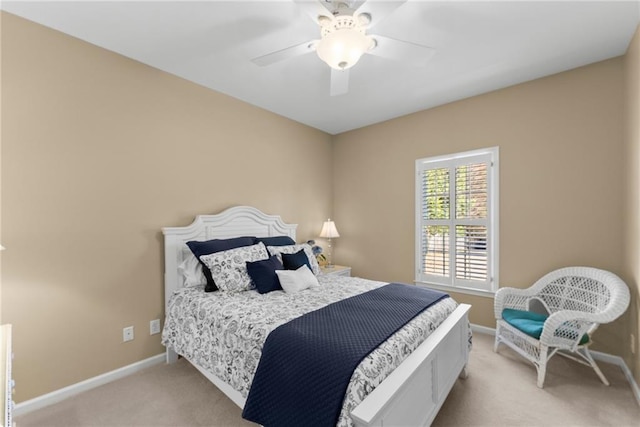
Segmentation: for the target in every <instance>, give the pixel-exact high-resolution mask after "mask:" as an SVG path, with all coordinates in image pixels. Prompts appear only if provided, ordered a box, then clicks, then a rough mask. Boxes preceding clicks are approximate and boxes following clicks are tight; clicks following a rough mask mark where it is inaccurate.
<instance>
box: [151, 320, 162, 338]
mask: <svg viewBox="0 0 640 427" xmlns="http://www.w3.org/2000/svg"><path fill="white" fill-rule="evenodd" d="M159 333H160V319H155V320H152V321H151V322H149V335H155V334H159Z"/></svg>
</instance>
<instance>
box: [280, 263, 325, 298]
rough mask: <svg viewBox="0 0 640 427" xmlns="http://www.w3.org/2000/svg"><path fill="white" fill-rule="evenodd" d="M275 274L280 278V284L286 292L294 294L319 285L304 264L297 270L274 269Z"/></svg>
mask: <svg viewBox="0 0 640 427" xmlns="http://www.w3.org/2000/svg"><path fill="white" fill-rule="evenodd" d="M276 274H277V275H278V280H280V286H282V289H283V290H284V291H285V292H286V293H288V294H295V293H296V292H300V291H302V290H305V289H307V288H314V287H316V286H318V285H319V283H318V279H316V276H314V275H313V273H312V272H311V270H309V267H307V266H306V265H303V266H302V267H300V268H299V269H297V270H276Z"/></svg>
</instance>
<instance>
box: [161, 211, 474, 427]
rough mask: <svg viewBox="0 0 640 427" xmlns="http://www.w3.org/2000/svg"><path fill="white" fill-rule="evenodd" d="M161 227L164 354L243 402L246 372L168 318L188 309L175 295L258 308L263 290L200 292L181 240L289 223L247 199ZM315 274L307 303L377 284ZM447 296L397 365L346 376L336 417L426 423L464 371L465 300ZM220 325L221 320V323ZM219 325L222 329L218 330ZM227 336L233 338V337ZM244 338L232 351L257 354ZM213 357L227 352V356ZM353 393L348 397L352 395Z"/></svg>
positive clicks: (283, 299) (278, 296)
mask: <svg viewBox="0 0 640 427" xmlns="http://www.w3.org/2000/svg"><path fill="white" fill-rule="evenodd" d="M163 234H164V239H165V304H166V313H167V321H166V322H165V329H164V331H163V342H164V343H165V345H166V346H167V362H168V363H173V362H175V361H176V360H177V358H178V356H179V355H180V356H183V357H185V359H187V360H188V361H189V362H190V363H191V364H192V365H193V366H194V367H195V368H196V369H198V370H199V371H200V372H201V373H202V374H203V375H204V376H205V377H206V378H207V379H209V380H210V381H211V382H212V383H213V384H214V385H216V386H217V387H218V388H219V389H220V390H221V391H222V392H223V393H224V394H225V395H226V396H228V397H229V398H230V399H231V400H232V401H233V402H234V403H235V404H237V405H238V406H239V407H241V408H242V407H244V405H245V402H246V396H247V390H248V387H250V384H251V377H250V375H246V374H245V373H242V372H236V371H235V370H233V369H227V368H224V367H222V366H223V365H222V361H219V360H217V357H218V356H211V357H209V356H207V355H206V354H205V352H204V351H202V349H200V344H199V343H200V341H199V339H197V338H193V337H191V338H189V337H188V336H185V337H183V336H177V335H179V334H182V333H183V332H180V331H182V330H191V329H194V330H195V328H196V326H195V325H190V326H189V327H188V328H187V327H184V326H183V325H182V324H181V325H182V326H181V327H180V328H177V327H176V326H175V325H176V320H175V318H176V317H179V316H188V315H187V314H183V313H185V312H184V311H183V308H177V307H181V306H178V305H177V303H176V300H180V301H187V303H186V304H184V307H189V306H191V307H195V306H197V304H200V303H201V302H200V300H198V298H200V297H201V296H202V295H206V296H207V298H206V300H205V302H204V303H203V304H207V305H205V306H198V307H200V308H198V309H197V310H198V312H199V313H200V314H201V313H205V312H206V311H207V310H209V311H211V312H212V313H215V312H220V311H222V308H224V307H227V308H229V307H239V306H246V307H248V308H250V309H251V310H253V311H252V313H259V311H258V309H257V308H256V307H259V305H257V303H256V304H254V305H253V306H252V305H251V304H252V302H251V300H252V298H253V299H258V298H262V296H258V293H257V292H254V291H249V292H250V293H243V294H246V295H245V296H243V297H247V298H248V299H247V300H246V301H237V300H235V299H234V298H237V297H238V296H237V295H236V296H231V295H215V296H212V294H220V293H218V292H214V293H204V292H203V291H202V289H199V288H194V287H186V286H184V278H183V277H182V275H181V273H180V271H179V268H178V267H179V266H180V265H181V263H182V262H183V260H185V259H186V257H188V256H190V255H191V253H190V251H189V249H188V248H187V246H186V243H187V242H188V241H192V240H201V241H202V240H210V239H227V238H235V237H239V236H257V237H272V236H289V237H291V238H292V239H294V240H295V238H296V225H295V224H286V223H284V222H283V221H282V219H281V218H280V217H279V216H276V215H267V214H265V213H263V212H261V211H259V210H258V209H255V208H253V207H248V206H238V207H233V208H230V209H227V210H225V211H224V212H222V213H219V214H217V215H200V216H197V217H196V219H195V220H194V222H193V223H192V224H191V225H189V226H186V227H167V228H163ZM318 279H319V281H320V283H321V284H322V288H323V289H322V291H321V290H317V289H316V290H313V292H323V294H322V295H320V294H317V295H316V294H314V293H313V292H309V293H308V298H309V301H310V302H309V304H315V303H317V302H318V301H319V300H323V299H327V301H326V303H330V302H331V301H333V300H336V299H341V298H345V297H347V296H349V295H353V294H357V293H360V292H365V291H367V290H371V289H375V288H378V287H380V286H382V285H383V284H381V283H380V282H374V281H370V280H366V279H361V278H347V277H339V276H328V275H327V276H324V277H323V276H322V275H321V276H318ZM305 292H306V291H305ZM271 294H273V296H272V297H271V299H273V300H276V302H274V304H281V305H283V304H284V305H287V304H288V305H293V304H291V301H289V300H287V298H289V297H288V296H287V295H285V293H284V292H272V293H271ZM271 294H266V295H271ZM172 298H173V299H172ZM277 300H280V302H279V303H278V301H277ZM448 300H449V302H446V303H445V302H444V301H443V302H439V303H437V307H436V308H435V309H434V310H431V308H429V309H428V310H427V311H429V310H431V311H429V313H426V312H425V313H423V314H421V316H424V317H425V318H428V319H427V320H425V321H426V322H429V323H428V324H429V325H433V326H429V327H428V328H426V329H429V331H428V332H427V333H426V334H425V335H428V336H426V339H425V338H423V339H424V341H422V340H420V341H418V342H416V344H415V345H414V346H412V347H411V349H410V350H411V352H410V354H408V355H407V354H404V355H401V357H400V356H398V360H400V361H398V362H397V366H392V367H391V368H389V369H388V370H390V373H389V372H382V373H380V377H379V378H375V379H374V380H372V381H373V386H371V385H369V386H366V387H364V388H360V389H358V388H357V387H358V386H357V385H354V386H353V388H352V387H351V384H350V386H349V387H350V388H349V392H348V393H347V395H346V396H345V404H344V407H343V411H342V414H341V417H340V422H339V423H338V424H339V425H355V426H383V425H397V426H400V425H407V426H409V425H411V426H416V425H429V424H430V423H431V422H432V421H433V419H434V418H435V416H436V414H437V412H438V410H439V409H440V407H441V406H442V404H443V402H444V400H445V399H446V397H447V395H448V393H449V391H450V390H451V387H452V386H453V384H454V383H455V381H456V379H457V378H458V377H462V378H464V377H465V376H466V364H467V361H468V354H469V337H470V332H469V322H468V311H469V308H470V306H468V305H466V304H457V303H455V301H452V300H451V299H450V298H449V299H448ZM287 301H289V302H287ZM298 301H299V300H298ZM262 304H264V301H263V300H260V305H262ZM305 304H306V303H305ZM320 304H322V302H320ZM302 305H304V304H302ZM202 307H209V308H207V309H205V308H202ZM251 307H253V308H251ZM274 307H275V306H274ZM311 309H313V307H312V308H311ZM185 310H186V309H185ZM267 312H268V313H269V315H271V314H272V313H274V312H277V310H275V309H274V310H271V309H269V310H268V311H265V312H263V314H258V315H257V316H258V317H259V318H256V324H257V325H258V326H256V328H257V329H260V330H263V329H264V327H265V326H264V325H262V326H260V322H265V323H266V324H268V325H271V326H267V329H268V328H269V327H274V325H275V326H277V325H278V324H280V323H278V321H275V323H274V320H273V319H268V318H269V315H267V314H266V313H267ZM443 313H444V314H443ZM294 315H295V314H294ZM273 316H275V317H278V316H277V315H276V314H273ZM196 317H197V316H196ZM281 320H282V319H281ZM282 321H284V320H282ZM416 321H417V320H416ZM412 322H413V321H412ZM212 324H213V323H212ZM220 328H223V327H222V326H220ZM212 329H213V328H212ZM414 329H416V328H414ZM417 329H420V328H417ZM422 329H425V328H422ZM222 333H223V334H226V333H227V332H226V331H223V332H222ZM402 333H405V334H409V335H408V336H410V334H411V333H412V332H411V325H410V324H408V325H407V327H406V331H404V328H403V330H401V331H399V332H398V333H397V334H396V335H398V336H397V337H396V335H394V336H393V337H392V338H393V339H397V340H400V339H405V338H403V337H402V336H401V335H402ZM187 334H188V332H187ZM165 335H166V337H169V335H173V337H172V338H166V339H165ZM225 336H226V335H222V338H220V339H221V340H228V339H229V338H228V337H227V338H225ZM392 338H390V339H389V341H390V342H391V343H386V342H385V343H384V345H387V348H382V347H383V345H381V346H380V347H381V348H380V349H377V350H376V351H374V352H372V356H371V357H375V353H376V352H377V351H387V350H388V349H393V348H398V347H402V348H406V347H407V345H405V344H402V345H398V344H395V345H394V344H393V340H392ZM233 339H234V340H235V339H236V338H233ZM414 341H415V340H414ZM185 343H188V344H185ZM194 343H196V344H197V345H196V344H194ZM243 345H245V346H246V347H245V350H244V351H239V353H238V354H244V355H245V356H246V357H247V358H249V356H248V355H249V354H250V353H251V352H256V351H257V352H258V356H257V358H259V349H258V350H254V348H253V347H252V345H254V344H252V343H251V342H249V343H246V342H244V344H243ZM202 347H204V345H202ZM385 354H386V353H385ZM220 357H227V358H229V357H230V356H220ZM368 357H369V356H368ZM394 357H395V356H394ZM382 358H384V357H382ZM234 360H235V358H234ZM363 363H364V361H363ZM372 363H374V362H372ZM245 365H246V363H245ZM358 369H360V367H359V368H358ZM362 369H364V368H362ZM382 371H384V369H383V370H382ZM357 375H358V370H356V371H355V372H354V378H355V377H357ZM355 383H356V382H355V381H354V384H355ZM363 390H364V391H363ZM352 396H353V398H351V397H352Z"/></svg>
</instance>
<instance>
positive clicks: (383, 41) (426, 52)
mask: <svg viewBox="0 0 640 427" xmlns="http://www.w3.org/2000/svg"><path fill="white" fill-rule="evenodd" d="M371 37H372V38H373V39H374V40H375V41H376V46H375V47H374V48H373V49H371V50H369V51H368V52H367V53H369V54H371V55H376V56H380V57H382V58H387V59H392V60H394V61H402V62H406V63H409V64H411V65H414V66H417V67H423V66H425V65H427V61H429V59H431V57H432V56H433V55H434V54H435V53H436V50H435V49H434V48H432V47H428V46H423V45H419V44H415V43H411V42H405V41H402V40H396V39H392V38H389V37H384V36H378V35H372V36H371Z"/></svg>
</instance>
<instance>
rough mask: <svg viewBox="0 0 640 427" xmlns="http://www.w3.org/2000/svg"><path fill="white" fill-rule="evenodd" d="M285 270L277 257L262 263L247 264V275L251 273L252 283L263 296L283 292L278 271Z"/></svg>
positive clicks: (252, 262) (249, 262)
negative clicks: (272, 292) (273, 292)
mask: <svg viewBox="0 0 640 427" xmlns="http://www.w3.org/2000/svg"><path fill="white" fill-rule="evenodd" d="M283 269H284V267H283V266H282V263H281V262H280V261H278V257H276V256H272V257H270V258H269V259H264V260H260V261H248V262H247V273H249V277H251V281H252V282H253V284H254V285H255V287H256V289H257V290H258V292H260V293H261V294H266V293H268V292H271V291H281V290H282V286H280V280H278V275H277V274H276V270H283Z"/></svg>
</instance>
